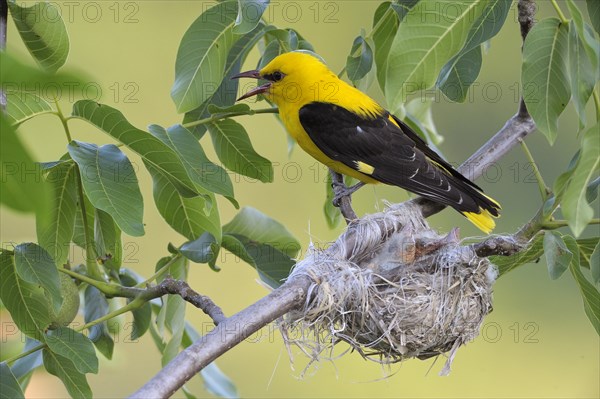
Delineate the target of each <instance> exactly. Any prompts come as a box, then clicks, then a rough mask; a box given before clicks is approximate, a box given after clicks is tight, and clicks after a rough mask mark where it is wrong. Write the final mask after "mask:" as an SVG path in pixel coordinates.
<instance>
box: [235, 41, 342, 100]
mask: <svg viewBox="0 0 600 399" xmlns="http://www.w3.org/2000/svg"><path fill="white" fill-rule="evenodd" d="M244 77H245V78H255V79H264V80H266V81H267V83H265V84H263V85H261V86H258V87H257V88H255V89H252V90H250V91H248V92H247V93H246V94H244V95H243V96H242V97H240V98H239V99H238V100H242V99H244V98H248V97H252V96H255V95H257V94H259V93H262V94H264V95H265V96H266V97H267V98H268V99H269V100H271V101H273V102H274V103H275V104H277V105H278V106H282V105H284V104H289V103H298V104H306V103H308V102H311V101H322V100H323V99H326V98H327V96H330V97H332V99H333V97H335V94H336V93H337V92H338V91H339V84H340V83H342V82H341V81H340V80H339V79H338V77H337V76H336V75H335V74H334V73H333V72H331V71H330V70H329V68H327V66H326V65H325V64H324V63H323V62H322V61H321V60H320V59H318V58H317V57H315V56H313V55H311V54H308V53H304V52H299V51H294V52H290V53H285V54H281V55H279V56H277V57H275V58H274V59H273V60H272V61H271V62H270V63H269V64H267V66H265V67H264V68H263V69H261V70H260V71H259V70H254V71H247V72H242V73H240V74H239V75H236V76H234V78H244Z"/></svg>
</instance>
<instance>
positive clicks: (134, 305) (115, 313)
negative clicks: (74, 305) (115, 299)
mask: <svg viewBox="0 0 600 399" xmlns="http://www.w3.org/2000/svg"><path fill="white" fill-rule="evenodd" d="M144 303H146V300H145V299H143V298H135V299H134V300H132V301H131V302H129V303H128V304H127V305H125V306H123V307H122V308H119V309H116V310H114V311H112V312H110V313H107V314H105V315H104V316H102V317H100V318H97V319H96V320H92V321H90V322H89V323H87V324H84V325H83V326H81V327H78V328H76V329H75V331H77V332H81V331H83V330H85V329H86V328H90V327H93V326H95V325H96V324H100V323H102V322H104V321H107V320H110V319H112V318H113V317H117V316H120V315H122V314H123V313H127V312H129V311H130V310H135V309H137V308H139V307H140V306H142V305H143V304H144Z"/></svg>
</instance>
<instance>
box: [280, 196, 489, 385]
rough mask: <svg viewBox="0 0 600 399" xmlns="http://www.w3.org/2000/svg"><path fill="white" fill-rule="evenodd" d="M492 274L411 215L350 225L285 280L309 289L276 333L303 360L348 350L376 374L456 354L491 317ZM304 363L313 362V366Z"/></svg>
mask: <svg viewBox="0 0 600 399" xmlns="http://www.w3.org/2000/svg"><path fill="white" fill-rule="evenodd" d="M496 275H497V273H496V269H495V267H494V266H493V265H492V264H491V263H490V262H489V261H488V260H487V259H485V258H479V257H477V256H476V255H475V253H474V252H473V250H472V249H471V248H469V247H463V246H460V244H459V240H458V234H457V231H456V230H454V231H452V232H451V233H450V234H449V235H447V236H440V235H438V234H437V233H436V232H435V231H433V230H431V229H430V228H429V227H428V226H427V224H426V222H425V221H424V220H423V219H422V217H421V216H420V211H419V210H418V208H408V207H406V206H403V207H402V208H396V209H393V210H388V211H386V212H385V213H383V214H379V215H377V216H373V217H367V218H364V219H362V220H360V221H359V222H357V223H355V224H353V225H351V226H350V227H349V229H348V231H347V232H346V233H345V234H344V235H343V236H342V237H340V239H338V241H336V242H335V243H334V244H333V245H332V246H331V247H330V248H328V249H326V250H321V251H317V250H314V249H312V250H311V253H310V254H309V255H308V256H307V257H306V258H305V259H304V260H303V261H302V262H300V263H298V265H297V267H296V268H295V269H294V271H293V272H292V274H291V276H290V278H294V277H296V276H308V277H309V278H310V279H311V280H312V285H311V287H310V289H309V291H308V299H307V301H306V303H305V305H304V306H303V308H302V309H299V310H295V311H293V312H291V313H289V314H287V315H286V317H285V318H284V319H283V320H282V322H281V323H280V327H281V328H282V332H283V335H284V338H285V340H286V343H287V344H295V345H297V346H299V347H300V348H301V350H302V351H303V352H304V353H306V354H307V355H308V356H309V357H310V358H311V360H314V361H317V360H320V359H323V358H331V357H332V355H331V354H332V353H333V347H334V346H335V345H336V344H337V343H339V342H346V343H348V344H349V345H350V348H351V349H353V350H355V351H357V352H358V353H360V354H361V355H362V356H363V357H365V358H366V359H369V360H374V361H377V362H379V363H383V364H390V363H395V362H398V361H401V360H405V359H410V358H415V357H416V358H419V359H427V358H430V357H432V356H437V355H440V354H445V353H447V352H449V353H448V355H447V357H448V359H447V361H446V365H445V366H444V369H443V370H442V371H441V373H440V374H441V375H446V374H448V373H449V372H450V365H451V363H452V359H453V358H454V355H455V352H456V350H457V349H458V347H460V346H461V345H463V344H465V343H466V342H469V341H471V340H472V339H474V338H475V337H476V336H477V335H478V333H479V328H480V325H481V323H482V322H483V319H484V317H485V316H486V315H487V314H488V313H489V312H490V311H491V310H492V305H491V302H492V284H493V282H494V280H495V278H496ZM311 363H312V362H311Z"/></svg>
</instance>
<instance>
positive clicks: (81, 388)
mask: <svg viewBox="0 0 600 399" xmlns="http://www.w3.org/2000/svg"><path fill="white" fill-rule="evenodd" d="M43 356H44V367H46V370H47V371H48V372H49V373H50V374H52V375H55V376H56V377H58V378H59V379H60V380H61V381H62V382H63V384H64V385H65V388H67V392H69V395H71V397H73V398H91V397H92V390H91V389H90V386H89V385H88V383H87V379H86V378H85V374H82V373H80V372H79V371H78V370H77V368H76V367H75V365H74V364H73V362H72V361H71V360H69V359H67V358H66V357H63V356H60V355H58V354H56V353H53V352H52V351H50V350H48V349H44V351H43Z"/></svg>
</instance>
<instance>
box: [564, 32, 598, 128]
mask: <svg viewBox="0 0 600 399" xmlns="http://www.w3.org/2000/svg"><path fill="white" fill-rule="evenodd" d="M569 75H570V83H571V93H572V98H573V104H574V105H575V110H576V111H577V115H579V128H580V129H581V128H583V127H584V126H585V124H586V117H585V105H586V104H587V102H588V100H589V99H590V96H591V95H592V91H593V90H594V86H595V85H596V70H595V69H594V66H593V65H592V61H591V60H590V58H589V57H588V55H587V53H586V52H585V48H584V46H583V41H582V40H581V39H580V38H579V34H578V33H577V29H576V27H575V22H574V21H571V22H570V23H569Z"/></svg>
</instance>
